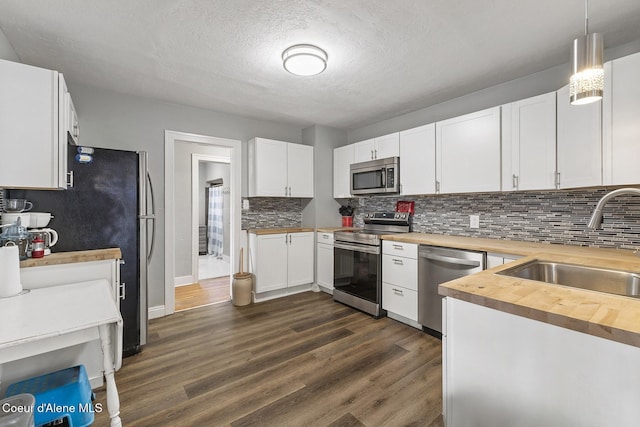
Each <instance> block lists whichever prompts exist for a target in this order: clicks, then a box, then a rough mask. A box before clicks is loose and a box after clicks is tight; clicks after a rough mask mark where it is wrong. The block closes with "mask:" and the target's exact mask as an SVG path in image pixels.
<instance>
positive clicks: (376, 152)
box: [373, 149, 378, 159]
mask: <svg viewBox="0 0 640 427" xmlns="http://www.w3.org/2000/svg"><path fill="white" fill-rule="evenodd" d="M373 156H374V157H373V158H374V159H377V158H378V150H376V149H374V150H373Z"/></svg>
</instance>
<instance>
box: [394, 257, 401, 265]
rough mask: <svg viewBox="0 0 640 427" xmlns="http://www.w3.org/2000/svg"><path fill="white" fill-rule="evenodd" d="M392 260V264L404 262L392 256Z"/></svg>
mask: <svg viewBox="0 0 640 427" xmlns="http://www.w3.org/2000/svg"><path fill="white" fill-rule="evenodd" d="M392 261H393V263H394V264H397V265H404V262H403V261H402V260H401V259H396V258H393V259H392Z"/></svg>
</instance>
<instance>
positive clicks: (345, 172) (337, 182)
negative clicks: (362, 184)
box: [333, 144, 354, 199]
mask: <svg viewBox="0 0 640 427" xmlns="http://www.w3.org/2000/svg"><path fill="white" fill-rule="evenodd" d="M353 153H354V144H349V145H345V146H344V147H339V148H336V149H334V150H333V197H335V198H336V199H340V198H347V197H351V172H350V170H349V167H350V166H351V163H353Z"/></svg>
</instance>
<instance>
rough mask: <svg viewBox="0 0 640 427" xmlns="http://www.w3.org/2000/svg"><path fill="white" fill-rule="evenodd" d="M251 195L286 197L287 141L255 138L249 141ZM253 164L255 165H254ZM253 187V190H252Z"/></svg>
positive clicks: (287, 192)
mask: <svg viewBox="0 0 640 427" xmlns="http://www.w3.org/2000/svg"><path fill="white" fill-rule="evenodd" d="M249 143H250V144H252V146H250V157H251V156H252V157H253V158H251V159H250V162H252V164H251V163H250V165H249V169H250V172H252V174H251V175H252V176H251V177H250V185H251V184H252V188H250V190H249V195H250V196H263V197H286V196H287V195H288V194H289V191H288V190H289V186H288V185H287V143H286V142H283V141H275V140H272V139H264V138H255V139H254V140H252V141H250V142H249ZM252 166H253V167H252ZM252 189H253V191H251V190H252Z"/></svg>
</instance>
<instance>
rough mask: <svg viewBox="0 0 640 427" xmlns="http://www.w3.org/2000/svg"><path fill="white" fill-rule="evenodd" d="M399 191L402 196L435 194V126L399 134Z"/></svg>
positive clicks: (426, 126) (429, 125)
mask: <svg viewBox="0 0 640 427" xmlns="http://www.w3.org/2000/svg"><path fill="white" fill-rule="evenodd" d="M400 189H401V193H402V195H405V196H406V195H417V194H433V193H435V192H436V125H435V124H434V123H431V124H428V125H425V126H420V127H417V128H413V129H408V130H405V131H402V132H400Z"/></svg>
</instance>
